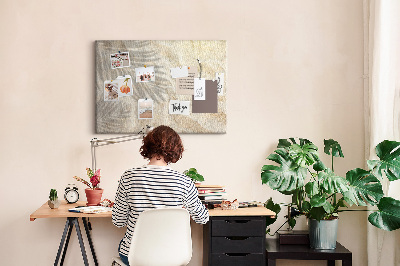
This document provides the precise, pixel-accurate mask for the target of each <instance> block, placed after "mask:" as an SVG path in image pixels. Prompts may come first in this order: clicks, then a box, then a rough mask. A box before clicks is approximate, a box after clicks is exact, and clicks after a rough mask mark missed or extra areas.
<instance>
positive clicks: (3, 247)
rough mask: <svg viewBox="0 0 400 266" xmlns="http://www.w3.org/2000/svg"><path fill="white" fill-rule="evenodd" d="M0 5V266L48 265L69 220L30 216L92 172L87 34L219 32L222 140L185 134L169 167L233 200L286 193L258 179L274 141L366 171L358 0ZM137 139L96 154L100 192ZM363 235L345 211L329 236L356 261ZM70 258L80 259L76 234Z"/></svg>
mask: <svg viewBox="0 0 400 266" xmlns="http://www.w3.org/2000/svg"><path fill="white" fill-rule="evenodd" d="M0 10H1V11H0V13H1V16H0V22H1V23H0V24H1V28H0V34H1V42H0V59H1V61H0V62H1V65H0V77H1V80H2V88H1V90H0V93H1V96H0V122H1V125H2V126H1V130H0V147H1V153H0V162H1V167H0V178H1V188H0V191H1V193H0V200H1V202H2V205H3V215H2V218H1V219H0V236H1V241H0V257H1V258H2V259H1V260H2V263H1V264H7V265H50V264H52V263H53V261H54V258H55V254H56V251H57V248H58V245H59V241H60V237H61V232H62V230H63V228H64V223H65V221H64V220H62V219H41V220H36V221H35V222H29V214H30V213H31V212H33V211H34V210H35V209H36V208H38V207H39V206H40V205H41V204H43V203H44V202H45V201H46V200H47V198H48V193H49V190H50V188H56V189H57V190H58V192H59V194H61V195H62V194H63V189H64V188H65V186H66V185H67V184H68V183H70V182H73V181H74V180H73V179H72V176H74V175H80V176H84V175H85V171H84V169H85V167H88V166H90V162H91V157H90V147H89V140H90V139H91V138H93V137H96V135H95V134H94V119H95V118H94V114H95V112H94V93H95V90H94V69H95V65H94V41H95V40H103V39H106V40H108V39H116V40H119V39H127V40H140V39H145V40H146V39H155V40H163V39H172V40H175V39H177V40H180V39H182V40H197V39H210V40H214V39H222V40H227V42H228V64H229V65H228V66H229V67H228V70H229V73H228V74H227V78H228V83H229V84H228V112H227V114H228V128H227V134H224V135H183V136H182V137H183V141H184V144H185V147H186V152H185V154H184V157H183V159H182V160H181V161H180V162H178V163H177V164H176V165H175V166H174V168H175V169H177V170H179V171H183V170H185V169H186V168H188V167H193V166H194V167H196V168H198V170H199V171H201V172H202V173H203V174H204V176H205V178H206V180H207V183H210V184H222V185H225V186H226V189H227V191H228V192H229V198H230V199H234V198H238V199H239V200H242V201H243V200H259V201H265V200H266V199H268V198H269V197H271V196H273V197H274V199H276V201H278V202H279V201H281V202H283V201H286V200H288V199H287V198H285V197H282V196H281V195H279V194H278V193H276V192H274V191H271V190H270V189H269V188H267V187H266V186H263V185H261V181H260V168H261V166H262V165H263V164H264V162H265V161H264V159H265V157H266V156H267V154H269V153H271V152H272V151H273V149H274V147H275V145H276V143H277V139H278V138H284V137H292V136H296V137H306V138H309V139H310V140H312V141H314V142H315V143H316V144H317V145H319V146H321V145H322V143H323V139H324V138H334V139H336V140H338V141H339V142H340V143H341V144H342V147H343V150H344V153H345V156H346V158H345V159H340V160H338V161H337V164H336V169H337V170H338V172H339V173H340V174H344V173H345V172H346V170H348V169H352V168H355V167H362V166H363V162H364V159H363V155H364V147H363V144H364V131H363V130H364V123H363V79H362V74H363V73H362V69H363V51H362V49H363V36H362V33H363V26H362V25H363V23H362V1H361V0H358V1H348V0H342V1H333V0H330V1H327V0H324V1H320V0H313V1H311V0H307V1H297V0H293V1H265V0H258V1H236V0H235V1H232V0H231V1H211V0H210V1H208V0H207V1H175V0H173V1H136V0H129V1H102V0H92V1H89V0H81V1H65V0H37V1H27V0H21V1H12V0H3V1H1V2H0ZM194 56H195V55H194ZM254 70H256V73H254ZM97 137H100V138H103V137H106V136H104V135H101V136H97ZM139 145H140V143H138V142H137V143H127V144H126V145H115V146H107V147H103V148H101V149H99V152H98V167H99V168H101V169H102V174H103V179H102V183H101V185H102V187H103V188H104V189H105V196H106V197H108V198H110V199H113V197H114V193H115V190H116V186H117V181H118V179H119V176H120V175H121V173H122V172H123V171H124V170H125V169H126V168H129V167H131V166H137V165H141V164H142V163H144V162H145V161H144V160H143V159H142V158H140V156H139V155H138V152H137V151H138V149H139ZM79 188H80V191H81V192H82V191H83V188H84V187H83V186H81V185H79ZM82 194H83V193H82ZM91 222H92V224H93V228H94V230H93V239H94V243H95V247H96V250H97V254H98V258H99V261H100V263H101V265H109V262H110V258H111V257H112V256H113V255H116V254H117V251H116V248H117V244H118V242H119V239H120V238H121V237H122V234H123V230H120V229H117V228H115V227H114V226H113V225H112V224H111V222H110V221H109V220H106V219H91ZM304 226H305V225H304V222H300V225H299V228H301V227H304ZM193 233H194V254H193V259H192V262H191V264H190V265H200V264H201V246H200V245H201V237H200V235H201V227H200V226H194V227H193ZM365 233H366V216H365V214H363V213H361V214H354V213H351V214H350V213H347V214H344V215H341V217H340V223H339V236H338V239H339V241H340V242H341V243H343V244H344V245H345V246H346V247H347V248H349V249H350V250H352V251H353V254H354V255H353V257H354V260H353V261H354V265H365V264H366V237H365ZM22 254H25V255H24V256H22ZM65 265H81V256H80V253H79V248H78V242H77V239H76V235H75V233H74V235H73V237H72V240H71V243H70V249H69V251H68V254H67V259H66V262H65ZM280 265H294V262H289V261H287V262H283V263H282V264H280ZM296 265H307V263H305V262H303V263H296ZM321 265H323V264H321Z"/></svg>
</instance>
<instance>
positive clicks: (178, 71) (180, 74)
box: [171, 66, 189, 79]
mask: <svg viewBox="0 0 400 266" xmlns="http://www.w3.org/2000/svg"><path fill="white" fill-rule="evenodd" d="M171 76H172V78H174V79H176V78H186V77H187V76H189V70H188V67H187V66H181V67H175V68H171Z"/></svg>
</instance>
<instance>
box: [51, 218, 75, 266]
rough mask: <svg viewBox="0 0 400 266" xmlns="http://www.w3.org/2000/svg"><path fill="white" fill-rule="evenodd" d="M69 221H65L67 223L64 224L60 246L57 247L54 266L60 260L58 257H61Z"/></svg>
mask: <svg viewBox="0 0 400 266" xmlns="http://www.w3.org/2000/svg"><path fill="white" fill-rule="evenodd" d="M70 226H71V225H70V221H69V219H67V222H66V223H65V227H64V232H63V234H62V236H61V242H60V246H59V247H58V252H57V257H56V261H55V262H54V266H57V265H58V260H59V259H60V255H61V250H62V249H63V246H64V242H65V236H66V235H67V232H68V229H69V228H70Z"/></svg>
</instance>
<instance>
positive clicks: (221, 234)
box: [203, 207, 275, 266]
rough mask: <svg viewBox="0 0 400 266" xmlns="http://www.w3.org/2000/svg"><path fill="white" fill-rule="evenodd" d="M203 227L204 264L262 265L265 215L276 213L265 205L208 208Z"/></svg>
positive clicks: (264, 257) (264, 258)
mask: <svg viewBox="0 0 400 266" xmlns="http://www.w3.org/2000/svg"><path fill="white" fill-rule="evenodd" d="M209 213H210V221H209V222H208V223H207V224H206V225H204V228H203V264H204V265H218V266H224V265H229V266H232V265H252V266H253V265H254V266H256V265H265V264H266V252H265V229H266V221H265V220H266V217H267V216H275V213H274V212H272V211H270V210H268V209H266V208H264V207H249V208H239V209H237V210H222V209H213V210H209Z"/></svg>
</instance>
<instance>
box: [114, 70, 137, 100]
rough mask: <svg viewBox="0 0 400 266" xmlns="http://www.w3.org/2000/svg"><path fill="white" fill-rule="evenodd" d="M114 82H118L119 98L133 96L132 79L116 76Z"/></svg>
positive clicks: (126, 76) (127, 76) (128, 76)
mask: <svg viewBox="0 0 400 266" xmlns="http://www.w3.org/2000/svg"><path fill="white" fill-rule="evenodd" d="M115 81H117V82H118V96H119V97H124V96H132V95H133V87H132V77H131V76H130V75H125V76H118V77H117V78H116V79H115Z"/></svg>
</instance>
